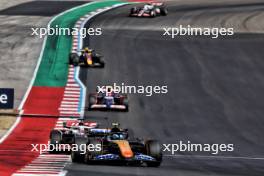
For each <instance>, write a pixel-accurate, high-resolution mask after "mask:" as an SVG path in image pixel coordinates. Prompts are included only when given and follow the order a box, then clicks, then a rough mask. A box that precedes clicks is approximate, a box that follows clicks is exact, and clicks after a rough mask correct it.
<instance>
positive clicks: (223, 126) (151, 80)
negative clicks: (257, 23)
mask: <svg viewBox="0 0 264 176" xmlns="http://www.w3.org/2000/svg"><path fill="white" fill-rule="evenodd" d="M129 8H130V7H129V6H127V7H122V8H118V9H116V10H112V11H110V12H107V13H105V14H102V15H99V16H98V17H96V18H94V20H93V21H92V22H91V23H90V24H87V25H86V27H102V28H103V35H102V36H91V37H90V39H87V38H86V39H85V40H84V43H85V44H86V45H88V44H89V45H90V46H91V47H92V48H95V49H96V50H97V51H98V52H100V53H101V54H103V55H104V56H105V62H106V67H105V68H104V69H85V68H83V69H81V75H80V77H81V80H82V81H83V82H84V83H85V85H86V86H87V95H88V94H89V93H91V92H94V91H95V88H96V86H97V85H112V84H113V83H114V82H116V83H119V84H121V83H125V84H126V85H167V86H168V90H169V92H168V93H167V94H160V95H158V94H155V95H153V96H151V97H146V96H144V95H139V94H133V95H130V97H129V98H130V111H129V112H127V113H124V112H91V111H87V112H86V118H87V119H90V120H96V121H99V122H101V123H102V124H106V122H105V120H104V117H108V118H109V121H110V122H115V121H118V122H120V123H121V124H122V126H123V127H128V128H132V129H133V130H134V133H135V135H136V136H139V137H147V138H155V139H158V140H160V141H161V143H178V142H179V140H182V141H185V142H186V141H187V140H189V141H191V142H192V143H201V144H203V143H210V144H212V143H217V144H221V143H226V144H228V143H232V144H234V147H235V151H234V152H223V153H219V154H218V155H215V157H207V156H212V155H210V154H209V153H197V152H183V153H177V155H180V156H175V157H171V156H165V157H164V161H163V163H162V166H161V167H160V168H147V167H128V166H109V165H108V166H107V165H92V166H89V165H84V164H71V165H69V166H67V168H66V170H68V175H71V176H72V175H78V176H79V175H87V174H89V175H94V176H99V175H103V174H104V175H115V176H119V175H120V176H121V175H127V176H134V175H138V176H139V175H140V176H141V175H144V176H145V175H149V176H154V175H156V176H158V175H177V176H178V175H179V176H180V175H184V176H186V175H190V176H194V175H195V176H200V175H201V176H203V175H225V176H226V175H232V176H233V175H245V176H249V175H250V176H257V175H259V176H262V175H263V174H264V167H263V166H264V160H263V158H264V152H263V146H264V140H263V131H264V128H263V125H264V119H263V113H264V103H263V99H264V93H263V88H264V79H263V77H264V61H263V55H264V50H263V44H264V36H263V35H261V34H249V33H244V34H236V35H234V36H232V37H220V38H218V39H210V38H209V37H205V36H202V37H178V38H176V39H170V38H168V37H164V36H162V34H163V31H162V29H161V26H163V25H164V26H171V27H174V25H175V24H176V23H177V22H178V23H181V22H182V23H183V22H186V21H189V22H191V23H198V22H200V23H201V24H202V23H206V22H208V21H206V20H207V19H210V21H213V22H214V23H219V25H221V24H223V21H225V20H227V19H225V18H228V17H226V14H229V15H234V14H238V15H239V14H240V13H243V14H247V13H248V14H249V16H250V15H252V14H251V13H255V14H256V13H260V12H261V10H262V9H263V8H264V4H251V5H247V6H244V5H243V6H241V5H233V6H230V5H219V6H210V5H208V6H202V5H199V6H195V5H189V6H184V7H179V6H177V4H176V3H169V10H170V13H169V16H168V17H157V18H154V19H139V18H129V17H127V13H128V11H129ZM221 14H222V15H223V17H224V18H223V19H221ZM227 16H228V15H227ZM214 17H215V19H214ZM241 20H244V19H241ZM241 23H244V21H242V22H241ZM242 25H243V24H242ZM166 154H168V153H166ZM184 155H185V156H184ZM186 155H193V156H192V157H188V156H186ZM197 155H202V156H205V157H199V156H197ZM223 156H225V157H226V158H224V157H223ZM230 156H231V157H230ZM232 157H234V158H232ZM240 157H242V158H240ZM253 158H255V159H253ZM257 158H259V159H257ZM261 158H262V159H261Z"/></svg>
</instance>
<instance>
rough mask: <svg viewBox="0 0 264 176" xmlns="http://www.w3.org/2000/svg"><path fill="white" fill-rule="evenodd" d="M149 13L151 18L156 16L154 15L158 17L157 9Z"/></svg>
mask: <svg viewBox="0 0 264 176" xmlns="http://www.w3.org/2000/svg"><path fill="white" fill-rule="evenodd" d="M149 14H150V17H151V18H154V17H156V15H157V14H156V11H155V10H151V11H150V12H149Z"/></svg>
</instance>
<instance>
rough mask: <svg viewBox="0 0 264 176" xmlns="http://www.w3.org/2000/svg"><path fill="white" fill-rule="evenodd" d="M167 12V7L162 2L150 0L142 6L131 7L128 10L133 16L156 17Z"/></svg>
mask: <svg viewBox="0 0 264 176" xmlns="http://www.w3.org/2000/svg"><path fill="white" fill-rule="evenodd" d="M167 14H168V9H167V8H166V7H165V5H164V3H161V2H159V3H157V2H150V3H147V4H145V5H144V6H143V7H133V8H131V10H130V15H129V16H133V17H156V16H158V15H159V16H166V15H167Z"/></svg>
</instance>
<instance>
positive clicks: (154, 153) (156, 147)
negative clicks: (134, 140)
mask: <svg viewBox="0 0 264 176" xmlns="http://www.w3.org/2000/svg"><path fill="white" fill-rule="evenodd" d="M145 147H146V151H147V155H149V156H151V157H153V158H155V159H156V161H154V162H153V161H149V162H146V164H147V166H148V167H159V166H160V164H161V162H162V153H161V147H160V143H159V142H158V141H157V140H149V141H147V142H146V144H145Z"/></svg>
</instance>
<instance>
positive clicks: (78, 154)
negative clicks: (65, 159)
mask: <svg viewBox="0 0 264 176" xmlns="http://www.w3.org/2000/svg"><path fill="white" fill-rule="evenodd" d="M74 145H77V146H78V150H77V151H72V152H71V158H72V162H74V163H83V162H84V156H85V154H86V153H87V151H81V145H87V138H84V137H75V138H74ZM83 152H85V153H83Z"/></svg>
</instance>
